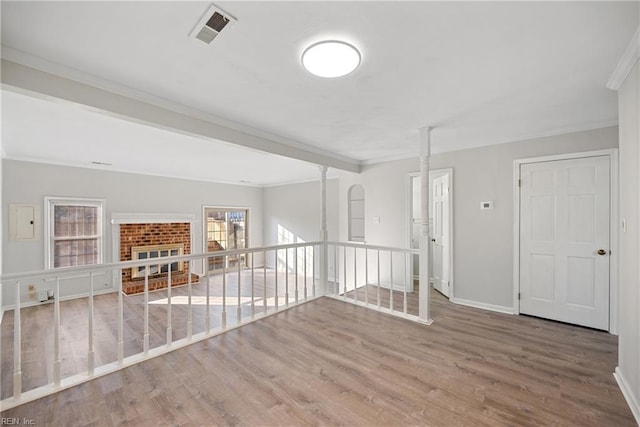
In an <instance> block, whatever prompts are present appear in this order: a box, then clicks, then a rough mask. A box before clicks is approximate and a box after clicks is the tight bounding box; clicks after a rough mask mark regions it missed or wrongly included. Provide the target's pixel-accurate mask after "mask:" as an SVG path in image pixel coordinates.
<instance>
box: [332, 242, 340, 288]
mask: <svg viewBox="0 0 640 427" xmlns="http://www.w3.org/2000/svg"><path fill="white" fill-rule="evenodd" d="M338 252H339V249H338V245H335V246H334V247H333V258H334V260H333V287H334V289H335V294H336V295H340V268H339V265H338V262H339V261H338V260H339V258H340V257H339V256H338Z"/></svg>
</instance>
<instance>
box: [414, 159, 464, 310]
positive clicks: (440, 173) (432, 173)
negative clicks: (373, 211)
mask: <svg viewBox="0 0 640 427" xmlns="http://www.w3.org/2000/svg"><path fill="white" fill-rule="evenodd" d="M435 175H438V176H444V175H447V176H448V177H449V197H448V198H447V199H448V201H449V202H448V206H447V207H448V208H449V249H448V252H449V267H448V268H449V301H453V300H454V283H455V280H454V276H453V265H454V260H453V227H454V224H453V168H442V169H432V170H430V171H429V187H431V181H432V180H433V177H434V176H435ZM419 176H420V172H410V173H409V174H408V175H407V216H406V218H407V231H406V233H407V234H406V235H407V247H408V248H410V247H411V231H412V229H411V225H412V221H413V191H412V190H413V187H412V183H411V180H412V179H413V178H414V177H419ZM429 195H431V191H430V192H429ZM429 214H431V204H430V205H429ZM429 240H431V239H429ZM429 254H430V255H431V252H430V253H429ZM411 273H412V274H413V269H412V270H411ZM414 279H415V277H414ZM429 279H431V278H429Z"/></svg>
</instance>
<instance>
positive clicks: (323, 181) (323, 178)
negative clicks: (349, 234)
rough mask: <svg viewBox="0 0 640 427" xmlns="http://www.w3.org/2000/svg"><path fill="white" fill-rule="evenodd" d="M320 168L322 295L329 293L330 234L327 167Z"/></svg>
mask: <svg viewBox="0 0 640 427" xmlns="http://www.w3.org/2000/svg"><path fill="white" fill-rule="evenodd" d="M319 168H320V199H321V208H320V240H321V241H322V247H321V249H320V295H325V294H326V293H327V277H328V270H329V264H328V262H327V259H328V245H327V239H328V235H329V234H328V232H327V167H326V166H319Z"/></svg>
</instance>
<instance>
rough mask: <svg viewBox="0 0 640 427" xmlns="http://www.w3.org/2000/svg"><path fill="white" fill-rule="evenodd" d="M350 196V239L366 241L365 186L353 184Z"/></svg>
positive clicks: (349, 192)
mask: <svg viewBox="0 0 640 427" xmlns="http://www.w3.org/2000/svg"><path fill="white" fill-rule="evenodd" d="M347 195H348V198H349V241H352V242H364V188H363V187H362V185H352V186H351V187H350V188H349V191H348V193H347Z"/></svg>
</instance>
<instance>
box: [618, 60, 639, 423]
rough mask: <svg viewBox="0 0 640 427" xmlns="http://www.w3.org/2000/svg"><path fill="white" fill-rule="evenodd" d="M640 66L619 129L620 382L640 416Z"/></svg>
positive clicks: (622, 99) (621, 96) (626, 91)
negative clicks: (623, 223)
mask: <svg viewBox="0 0 640 427" xmlns="http://www.w3.org/2000/svg"><path fill="white" fill-rule="evenodd" d="M639 98H640V65H639V64H638V63H636V65H635V67H634V68H633V70H632V71H631V73H630V74H629V75H628V77H627V79H626V81H625V82H624V84H623V85H622V87H621V88H620V90H619V92H618V110H619V111H618V114H619V125H620V218H621V220H624V221H625V222H626V228H627V229H626V231H625V230H624V229H621V231H620V322H619V323H620V327H619V348H618V369H617V370H616V373H617V376H618V381H619V382H621V384H620V385H621V388H622V389H623V392H625V397H627V400H628V401H629V404H630V406H631V408H632V410H634V414H635V415H636V419H638V417H639V415H640V408H639V407H638V402H639V401H640V315H639V313H638V312H639V311H640V290H639V286H640V263H639V262H638V260H639V259H640V173H639V172H638V170H639V169H640V124H639V122H640V105H639V101H638V99H639Z"/></svg>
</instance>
